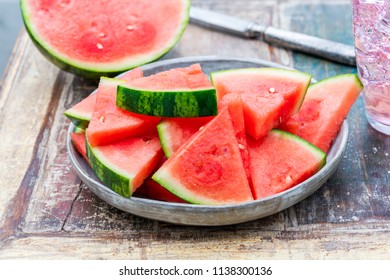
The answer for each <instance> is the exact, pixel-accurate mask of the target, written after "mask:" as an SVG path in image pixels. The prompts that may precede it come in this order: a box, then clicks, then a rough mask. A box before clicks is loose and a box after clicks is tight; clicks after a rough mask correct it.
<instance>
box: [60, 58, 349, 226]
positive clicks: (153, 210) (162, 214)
mask: <svg viewBox="0 0 390 280" xmlns="http://www.w3.org/2000/svg"><path fill="white" fill-rule="evenodd" d="M194 63H200V64H201V66H202V68H203V71H204V72H205V73H206V74H209V73H211V72H213V71H219V70H226V69H234V68H247V67H278V68H286V67H283V66H281V65H278V64H275V63H270V62H267V61H262V60H256V59H232V58H223V57H222V58H221V57H188V58H178V59H171V60H165V61H164V60H162V61H159V62H156V63H152V64H149V65H145V66H143V67H142V69H143V71H144V74H145V76H148V75H151V74H154V73H157V72H161V71H165V70H168V69H172V68H177V67H187V66H189V65H191V64H194ZM73 129H74V126H73V124H71V125H70V126H69V130H68V137H67V149H68V153H69V156H70V160H71V162H72V164H73V166H74V168H75V170H76V172H77V173H78V175H79V176H80V178H81V180H82V181H83V182H84V183H85V184H86V185H87V186H88V187H89V188H90V190H91V191H92V192H93V193H94V194H96V195H97V196H98V197H100V198H101V199H103V200H104V201H106V202H107V203H109V204H110V205H112V206H114V207H116V208H118V209H121V210H123V211H126V212H129V213H132V214H134V215H138V216H142V217H145V218H150V219H154V220H159V221H164V222H169V223H175V224H182V225H200V226H218V225H229V224H237V223H242V222H246V221H251V220H255V219H259V218H262V217H265V216H268V215H272V214H274V213H277V212H279V211H282V210H284V209H286V208H288V207H290V206H292V205H294V204H296V203H298V202H299V201H301V200H303V199H305V198H306V197H308V196H309V195H311V194H312V193H314V192H315V191H316V190H318V189H319V188H320V187H321V186H322V185H323V184H324V183H325V181H326V180H327V179H328V178H329V177H330V176H331V175H332V174H333V173H334V172H335V170H336V169H337V166H338V164H339V162H340V160H341V158H342V154H343V152H344V150H345V148H346V144H347V140H348V124H347V122H346V121H344V123H343V125H342V127H341V130H340V132H339V135H338V137H337V138H336V140H335V141H334V144H333V146H332V148H331V150H330V151H329V153H328V157H327V163H326V165H325V166H324V167H323V168H322V169H321V170H320V171H319V172H318V173H316V174H315V175H314V176H312V177H310V178H309V179H308V180H306V181H304V182H302V183H301V184H299V185H296V186H295V187H293V188H291V189H289V190H287V191H284V192H282V193H279V194H277V195H273V196H270V197H267V198H264V199H260V200H255V201H251V202H247V203H241V204H235V205H226V206H202V205H191V204H182V203H169V202H161V201H156V200H151V199H145V198H138V197H131V198H124V197H122V196H120V195H118V194H116V193H115V192H113V191H112V190H111V189H109V188H108V187H106V186H105V185H104V184H102V183H101V182H100V181H99V179H97V177H96V176H95V174H94V173H93V171H92V170H91V168H90V167H89V165H88V164H87V162H86V161H85V160H84V159H83V157H82V156H81V155H80V154H79V153H78V152H77V150H76V149H75V148H74V146H73V144H72V142H71V139H70V132H72V131H73Z"/></svg>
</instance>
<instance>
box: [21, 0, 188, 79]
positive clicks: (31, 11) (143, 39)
mask: <svg viewBox="0 0 390 280" xmlns="http://www.w3.org/2000/svg"><path fill="white" fill-rule="evenodd" d="M189 4H190V1H189V0H164V1H150V0H115V1H101V0H95V1H70V0H61V1H54V0H53V1H50V0H22V2H21V7H22V11H23V18H24V20H25V22H26V25H27V27H28V31H29V33H30V34H31V36H32V38H33V40H34V42H35V43H37V44H38V45H39V47H41V48H42V47H43V48H45V53H46V54H47V56H49V57H50V58H52V57H54V58H55V59H56V61H55V62H56V63H57V64H61V63H62V64H65V66H67V67H65V69H67V70H71V68H72V67H73V68H76V69H75V70H78V71H76V72H77V73H83V72H88V71H89V72H90V73H88V74H90V75H92V74H99V73H107V75H108V74H112V73H116V72H121V71H122V72H123V71H124V70H126V69H130V68H134V67H136V66H139V65H143V64H145V63H147V62H150V61H153V60H156V59H157V58H159V57H161V56H162V55H164V54H165V53H166V52H168V51H169V49H171V48H172V47H173V45H174V44H175V43H176V42H177V40H178V39H179V38H180V36H181V34H182V33H183V31H184V29H185V27H186V25H187V22H188V11H189ZM69 68H70V69H69ZM103 75H104V74H103Z"/></svg>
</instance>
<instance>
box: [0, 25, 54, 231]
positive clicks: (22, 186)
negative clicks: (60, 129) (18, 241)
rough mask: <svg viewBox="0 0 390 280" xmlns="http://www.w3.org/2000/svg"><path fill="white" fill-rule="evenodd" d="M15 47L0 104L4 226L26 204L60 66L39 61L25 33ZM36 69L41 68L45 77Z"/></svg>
mask: <svg viewBox="0 0 390 280" xmlns="http://www.w3.org/2000/svg"><path fill="white" fill-rule="evenodd" d="M16 50H17V51H18V53H16V54H15V56H14V58H13V60H12V61H11V67H9V68H8V74H7V75H6V80H5V82H4V84H3V86H2V94H1V96H2V100H1V102H2V104H0V105H1V106H2V107H1V113H0V135H1V138H2V143H1V146H0V154H1V155H2V157H3V160H2V161H1V162H0V166H1V167H0V178H1V181H2V182H4V183H5V184H3V186H2V195H1V196H0V213H1V217H0V225H2V226H4V227H5V228H8V229H9V225H4V224H9V223H11V224H12V223H15V222H18V220H20V219H21V218H22V217H23V215H24V212H25V210H26V206H27V205H28V201H29V198H30V195H31V191H32V189H33V185H34V180H35V178H34V177H35V174H34V173H35V171H36V170H37V169H36V168H37V164H38V161H40V158H39V157H40V152H41V147H40V146H39V144H40V141H41V140H43V139H45V138H46V137H47V136H48V133H49V130H48V129H47V128H46V125H47V124H48V122H52V119H50V117H51V115H50V112H51V110H53V109H55V107H56V104H57V101H58V95H56V92H55V90H56V87H60V86H61V84H62V79H61V78H58V77H59V76H58V75H59V70H58V69H57V68H56V67H54V66H52V65H51V64H47V63H45V64H42V63H41V61H42V56H41V55H40V54H39V53H38V52H37V50H36V49H35V47H33V46H32V45H31V43H29V39H28V38H27V35H26V34H25V33H22V35H21V37H20V39H19V41H18V46H17V47H16ZM12 63H15V64H12ZM39 73H45V75H44V78H43V77H42V76H41V75H40V74H39ZM56 80H57V83H56V82H55V81H56ZM28 170H29V172H27V171H28Z"/></svg>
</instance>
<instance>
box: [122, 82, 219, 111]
mask: <svg viewBox="0 0 390 280" xmlns="http://www.w3.org/2000/svg"><path fill="white" fill-rule="evenodd" d="M116 105H117V106H118V107H119V108H122V109H124V110H127V111H130V112H133V113H137V114H143V115H149V116H156V117H183V118H186V117H205V116H216V115H217V114H218V105H217V95H216V91H215V88H214V87H206V88H197V89H174V90H149V89H143V88H136V87H132V86H131V85H128V84H122V85H119V86H118V91H117V98H116Z"/></svg>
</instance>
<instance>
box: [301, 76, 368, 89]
mask: <svg viewBox="0 0 390 280" xmlns="http://www.w3.org/2000/svg"><path fill="white" fill-rule="evenodd" d="M350 78H352V79H354V80H355V84H356V86H357V87H358V88H360V89H361V90H363V84H362V82H361V81H360V79H359V77H358V75H356V74H354V73H349V74H340V75H336V76H332V77H329V78H326V79H323V80H321V81H318V82H316V83H314V84H311V85H310V87H309V89H312V88H316V87H317V86H321V85H323V84H326V83H329V82H331V81H334V82H336V81H339V80H343V79H350Z"/></svg>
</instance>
